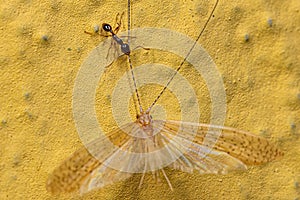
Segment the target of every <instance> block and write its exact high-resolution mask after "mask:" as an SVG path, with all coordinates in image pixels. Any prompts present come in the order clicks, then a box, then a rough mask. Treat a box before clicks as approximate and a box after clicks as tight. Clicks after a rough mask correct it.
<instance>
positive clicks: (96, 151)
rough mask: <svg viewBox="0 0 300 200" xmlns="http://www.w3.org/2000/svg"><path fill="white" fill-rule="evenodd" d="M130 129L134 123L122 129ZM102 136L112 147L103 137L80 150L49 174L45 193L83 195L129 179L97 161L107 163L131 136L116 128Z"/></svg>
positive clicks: (127, 174)
mask: <svg viewBox="0 0 300 200" xmlns="http://www.w3.org/2000/svg"><path fill="white" fill-rule="evenodd" d="M134 127H136V124H135V123H129V124H126V125H125V126H124V127H122V128H126V129H131V128H134ZM106 136H107V138H108V139H109V140H110V141H111V142H112V143H113V144H114V147H113V148H112V146H111V144H108V143H107V140H105V138H104V137H105V136H102V137H99V138H97V139H95V140H93V141H92V142H90V143H89V144H88V145H87V146H86V148H85V147H82V148H80V149H79V150H77V151H76V152H74V153H73V154H72V155H71V156H70V157H69V158H67V159H66V160H65V161H63V162H62V164H61V165H60V166H59V167H57V168H56V169H55V170H54V171H53V172H52V174H50V176H49V178H48V180H47V185H46V188H47V190H48V191H49V192H51V193H53V194H59V193H62V192H74V191H78V190H80V193H84V192H87V191H89V190H91V189H94V188H96V187H103V186H105V185H107V184H111V183H114V182H117V181H120V180H123V179H126V178H128V177H130V176H131V174H129V173H125V172H119V171H118V170H114V169H109V168H107V167H106V166H105V165H103V163H102V162H100V161H105V160H107V159H108V158H109V157H110V156H111V155H112V154H113V153H114V152H116V151H117V150H118V149H119V148H120V147H121V146H126V145H128V142H130V139H131V137H130V136H129V135H127V133H125V132H124V131H123V129H119V128H117V129H115V130H113V131H112V132H110V133H108V134H107V135H106ZM107 138H106V139H107ZM87 149H88V150H89V151H91V152H92V154H91V153H90V152H89V151H88V150H87ZM100 179H101V180H100Z"/></svg>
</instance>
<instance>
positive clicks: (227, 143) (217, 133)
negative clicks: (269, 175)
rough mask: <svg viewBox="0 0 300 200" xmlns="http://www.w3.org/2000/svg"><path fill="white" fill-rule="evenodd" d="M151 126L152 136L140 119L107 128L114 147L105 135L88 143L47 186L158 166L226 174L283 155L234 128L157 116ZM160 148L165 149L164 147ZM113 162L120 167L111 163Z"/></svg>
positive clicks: (109, 178) (67, 186)
mask: <svg viewBox="0 0 300 200" xmlns="http://www.w3.org/2000/svg"><path fill="white" fill-rule="evenodd" d="M152 126H153V129H154V130H155V131H157V133H156V134H155V135H153V136H150V137H138V136H139V135H140V134H145V135H146V133H145V132H144V129H143V127H141V126H140V125H139V123H137V122H135V123H129V124H126V125H125V126H123V127H122V128H117V129H115V130H114V131H112V132H110V133H108V134H107V136H106V137H107V138H108V139H109V140H110V141H111V142H112V143H113V144H114V145H115V146H114V148H113V149H111V148H109V147H108V145H107V144H106V143H105V142H104V141H105V140H103V138H98V139H95V140H94V141H92V142H90V143H89V144H88V145H87V149H89V151H92V154H93V155H92V154H91V153H90V152H89V151H88V150H87V149H86V148H84V147H83V148H81V149H79V150H78V151H76V152H75V153H74V154H73V155H71V156H70V157H69V158H68V159H66V160H65V161H64V162H63V163H62V164H61V165H60V166H59V167H58V168H56V169H55V170H54V171H53V173H52V174H51V175H50V176H49V178H48V181H47V190H48V191H50V192H51V193H53V194H58V193H62V192H73V191H80V193H81V194H83V193H86V192H88V191H90V190H93V189H96V188H101V187H104V186H106V185H108V184H113V183H115V182H118V181H122V180H125V179H127V178H129V177H130V176H131V175H132V174H133V173H132V171H139V173H144V172H147V171H148V172H149V171H152V172H154V171H157V170H163V168H164V167H170V168H175V169H179V170H181V171H184V172H190V173H191V172H193V171H194V170H195V171H198V172H199V173H213V174H225V173H228V172H229V171H231V170H245V169H247V165H259V164H263V163H266V162H269V161H272V160H274V159H276V158H278V157H280V156H282V155H283V154H282V152H280V151H279V149H277V148H276V146H274V145H273V144H271V143H270V142H269V141H268V140H267V139H265V138H263V137H259V136H256V135H253V134H251V133H247V132H244V131H239V130H236V129H233V128H227V127H223V126H214V125H208V124H200V123H190V122H181V121H169V120H167V121H163V120H153V121H152ZM208 133H209V134H208ZM208 136H209V137H211V138H212V139H215V141H216V142H215V144H214V145H207V144H206V143H205V142H204V141H205V138H206V137H208ZM161 148H165V151H159V150H161ZM157 151H159V152H160V153H158V154H155V155H154V156H153V157H151V156H150V157H149V156H148V157H147V158H146V157H144V156H143V155H144V154H149V153H150V152H157ZM132 153H134V154H132ZM136 153H137V154H136ZM136 155H138V156H136ZM170 157H172V158H174V161H173V162H172V163H170V164H168V165H165V163H164V160H166V159H169V158H170ZM149 158H150V159H149ZM100 161H101V162H100ZM110 164H112V165H114V166H117V168H118V169H119V170H116V169H112V168H110ZM163 173H164V172H163ZM166 179H167V177H166ZM167 181H168V180H167ZM169 185H170V184H169Z"/></svg>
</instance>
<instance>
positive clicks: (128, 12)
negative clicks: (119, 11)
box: [125, 0, 143, 114]
mask: <svg viewBox="0 0 300 200" xmlns="http://www.w3.org/2000/svg"><path fill="white" fill-rule="evenodd" d="M127 5H128V7H127V9H128V11H127V14H128V16H127V17H128V24H127V37H128V41H127V44H128V48H130V28H131V27H130V20H131V18H130V15H131V4H130V0H128V1H127ZM125 54H126V55H127V58H128V62H129V67H130V71H131V76H132V80H133V84H134V89H135V94H136V97H137V100H138V104H139V110H140V113H142V112H143V108H142V104H141V99H140V95H139V92H138V89H137V84H136V80H135V76H134V73H133V67H132V63H131V58H130V49H129V51H128V52H127V53H125ZM137 114H138V113H137Z"/></svg>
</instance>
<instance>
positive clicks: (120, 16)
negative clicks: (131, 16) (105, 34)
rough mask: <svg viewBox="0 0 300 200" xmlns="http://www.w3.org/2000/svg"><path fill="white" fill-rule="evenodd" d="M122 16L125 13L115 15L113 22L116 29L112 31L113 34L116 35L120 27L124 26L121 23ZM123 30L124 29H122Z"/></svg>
mask: <svg viewBox="0 0 300 200" xmlns="http://www.w3.org/2000/svg"><path fill="white" fill-rule="evenodd" d="M124 14H125V12H124V11H123V12H122V14H121V15H120V13H118V14H117V15H116V21H115V27H116V28H115V29H114V33H115V34H117V33H118V31H119V30H120V28H121V25H122V24H124V23H123V17H124ZM123 28H124V27H123Z"/></svg>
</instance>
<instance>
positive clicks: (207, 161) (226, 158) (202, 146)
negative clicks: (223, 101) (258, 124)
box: [153, 121, 283, 174]
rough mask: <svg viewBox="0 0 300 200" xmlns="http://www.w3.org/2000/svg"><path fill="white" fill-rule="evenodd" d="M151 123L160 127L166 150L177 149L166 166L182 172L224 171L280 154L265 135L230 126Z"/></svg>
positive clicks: (175, 122)
mask: <svg viewBox="0 0 300 200" xmlns="http://www.w3.org/2000/svg"><path fill="white" fill-rule="evenodd" d="M153 126H155V127H157V128H160V129H161V130H162V131H161V132H160V134H161V135H162V137H164V140H163V141H164V143H165V144H164V145H168V148H169V149H170V152H181V154H182V156H179V158H178V159H177V160H176V161H175V162H174V163H172V164H171V165H170V167H174V168H176V169H180V170H182V171H188V172H192V171H193V170H194V169H196V170H198V171H199V172H200V173H215V174H217V173H227V172H228V171H231V170H236V169H246V168H247V165H259V164H263V163H266V162H269V161H272V160H274V159H276V158H278V157H280V156H282V155H283V153H282V152H280V151H279V149H278V148H277V147H276V146H275V145H273V144H271V143H270V142H269V141H268V140H267V139H266V138H263V137H259V136H256V135H254V134H251V133H248V132H244V131H239V130H237V129H233V128H228V127H223V126H215V125H208V124H200V123H190V122H181V121H164V123H162V121H154V122H153ZM206 137H207V138H206ZM207 139H208V140H207ZM205 140H207V141H211V142H213V143H210V142H207V141H205ZM214 142H215V143H214ZM213 144H214V145H213ZM177 154H178V153H177Z"/></svg>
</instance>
